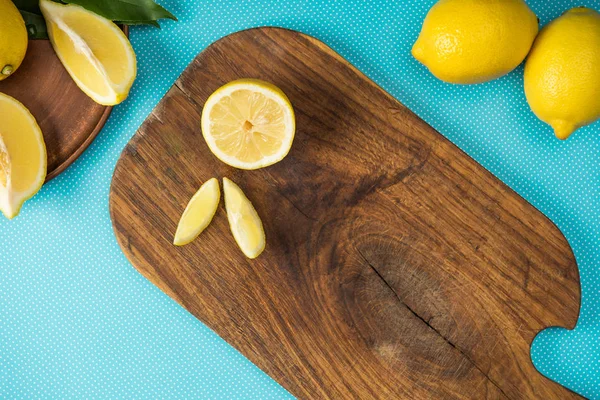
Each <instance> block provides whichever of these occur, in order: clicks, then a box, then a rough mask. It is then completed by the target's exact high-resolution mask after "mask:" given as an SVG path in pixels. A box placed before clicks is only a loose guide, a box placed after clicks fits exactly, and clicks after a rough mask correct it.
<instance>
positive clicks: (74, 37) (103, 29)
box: [40, 0, 136, 105]
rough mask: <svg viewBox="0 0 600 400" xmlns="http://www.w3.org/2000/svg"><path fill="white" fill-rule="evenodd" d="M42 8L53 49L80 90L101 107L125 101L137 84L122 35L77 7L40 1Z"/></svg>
mask: <svg viewBox="0 0 600 400" xmlns="http://www.w3.org/2000/svg"><path fill="white" fill-rule="evenodd" d="M40 8H41V10H42V13H43V14H44V18H45V19H46V24H47V26H48V36H49V37H50V41H51V42H52V46H53V47H54V50H55V51H56V54H57V55H58V58H59V59H60V61H61V62H62V63H63V65H64V66H65V68H66V70H67V71H68V72H69V74H70V75H71V77H72V78H73V80H74V81H75V83H76V84H77V86H79V88H80V89H81V90H83V92H85V94H87V95H88V96H90V97H91V98H92V99H93V100H94V101H95V102H97V103H100V104H104V105H115V104H118V103H120V102H122V101H123V100H125V98H126V97H127V95H128V94H129V89H130V88H131V85H132V84H133V81H134V80H135V76H136V59H135V53H134V52H133V48H132V47H131V44H130V43H129V40H127V37H126V36H125V34H124V33H123V31H122V30H121V29H119V27H118V26H117V25H115V24H114V23H113V22H112V21H110V20H108V19H106V18H104V17H101V16H99V15H97V14H95V13H93V12H91V11H88V10H86V9H85V8H83V7H81V6H78V5H75V4H66V5H65V4H60V3H55V2H53V1H51V0H40Z"/></svg>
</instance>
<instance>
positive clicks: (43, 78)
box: [0, 27, 127, 181]
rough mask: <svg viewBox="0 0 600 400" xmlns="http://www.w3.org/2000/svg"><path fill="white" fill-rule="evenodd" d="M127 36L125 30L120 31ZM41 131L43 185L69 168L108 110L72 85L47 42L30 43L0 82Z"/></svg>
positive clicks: (89, 142) (89, 141) (94, 133)
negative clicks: (44, 160)
mask: <svg viewBox="0 0 600 400" xmlns="http://www.w3.org/2000/svg"><path fill="white" fill-rule="evenodd" d="M124 31H125V34H127V28H126V27H125V28H124ZM0 92H2V93H6V94H8V95H9V96H12V97H14V98H15V99H17V100H19V101H20V102H21V103H23V104H24V105H25V107H27V108H28V109H29V111H30V112H31V113H32V114H33V116H34V117H35V119H36V120H37V123H38V125H39V126H40V128H41V129H42V133H43V135H44V141H45V142H46V151H47V154H48V174H47V175H46V181H49V180H50V179H52V178H54V177H56V176H57V175H58V174H60V173H61V172H63V171H64V170H65V169H66V168H67V167H68V166H69V165H71V164H72V163H73V162H74V161H75V160H76V159H77V158H78V157H79V156H80V155H81V154H82V153H83V152H84V150H85V149H87V147H88V146H89V145H90V144H91V143H92V141H93V140H94V139H95V138H96V136H97V135H98V133H99V132H100V130H101V129H102V127H103V126H104V123H105V122H106V120H107V119H108V116H109V115H110V112H111V110H112V107H106V106H103V105H100V104H97V103H95V102H94V101H93V100H92V99H90V98H89V97H88V96H87V95H86V94H85V93H83V92H82V91H81V90H80V89H79V88H78V87H77V85H76V84H75V82H74V81H73V79H71V76H69V73H68V72H67V70H66V69H65V68H64V67H63V65H62V64H61V62H60V60H59V59H58V56H57V55H56V53H55V52H54V49H53V48H52V45H51V44H50V41H49V40H30V41H29V44H28V47H27V54H26V55H25V59H24V60H23V64H21V66H20V67H19V69H18V70H17V71H16V72H15V73H14V75H12V76H10V77H9V78H7V79H5V80H3V81H1V82H0Z"/></svg>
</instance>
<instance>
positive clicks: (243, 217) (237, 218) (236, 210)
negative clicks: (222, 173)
mask: <svg viewBox="0 0 600 400" xmlns="http://www.w3.org/2000/svg"><path fill="white" fill-rule="evenodd" d="M223 194H224V196H225V208H226V209H227V219H228V220H229V228H230V229H231V233H232V234H233V238H234V239H235V241H236V242H237V244H238V246H239V247H240V249H241V250H242V252H243V253H244V255H245V256H246V257H248V258H256V257H258V256H259V255H260V253H262V252H263V250H264V249H265V245H266V238H265V231H264V229H263V224H262V221H261V220H260V217H259V216H258V213H257V212H256V210H255V209H254V206H253V205H252V203H251V202H250V200H248V198H247V197H246V195H245V194H244V192H242V189H240V188H239V186H238V185H236V184H235V183H233V182H232V181H230V180H229V179H227V178H223Z"/></svg>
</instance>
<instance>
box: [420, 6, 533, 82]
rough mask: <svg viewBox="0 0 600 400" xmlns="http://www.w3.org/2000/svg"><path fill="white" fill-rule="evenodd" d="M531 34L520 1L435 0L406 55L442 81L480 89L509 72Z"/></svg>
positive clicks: (526, 47) (521, 57)
mask: <svg viewBox="0 0 600 400" xmlns="http://www.w3.org/2000/svg"><path fill="white" fill-rule="evenodd" d="M537 33H538V20H537V17H536V16H535V14H534V13H533V12H532V11H531V9H529V7H528V6H527V4H526V3H525V2H524V1H523V0H440V1H438V2H437V3H436V4H435V5H434V6H433V7H432V8H431V10H429V13H428V14H427V16H426V17H425V21H424V22H423V27H422V29H421V33H420V34H419V38H418V39H417V41H416V42H415V44H414V46H413V48H412V54H413V56H414V57H415V58H416V59H417V60H418V61H420V62H421V63H423V64H424V65H425V66H426V67H427V68H429V70H430V71H431V73H432V74H433V75H435V76H436V77H437V78H439V79H441V80H443V81H446V82H450V83H459V84H469V83H481V82H486V81H489V80H492V79H496V78H498V77H500V76H502V75H505V74H507V73H509V72H510V71H512V70H513V69H515V68H516V67H517V66H518V65H519V64H520V63H521V62H522V61H523V60H524V59H525V57H526V56H527V53H528V52H529V49H530V48H531V45H532V43H533V40H534V39H535V36H536V35H537Z"/></svg>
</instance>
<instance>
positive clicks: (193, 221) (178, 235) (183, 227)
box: [173, 178, 221, 246]
mask: <svg viewBox="0 0 600 400" xmlns="http://www.w3.org/2000/svg"><path fill="white" fill-rule="evenodd" d="M220 199H221V192H220V190H219V181H217V180H216V179H215V178H212V179H209V180H208V181H206V182H205V183H204V184H203V185H202V186H200V189H198V191H197V192H196V194H195V195H194V196H193V197H192V199H191V200H190V202H189V203H188V205H187V207H186V208H185V211H184V212H183V214H182V215H181V219H180V220H179V224H178V225H177V231H176V232H175V239H174V240H173V244H174V245H176V246H183V245H186V244H188V243H190V242H191V241H193V240H194V239H196V238H197V237H198V235H200V234H201V233H202V231H203V230H204V229H206V227H207V226H208V225H209V224H210V221H212V219H213V217H214V216H215V213H216V212H217V207H219V200H220Z"/></svg>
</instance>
